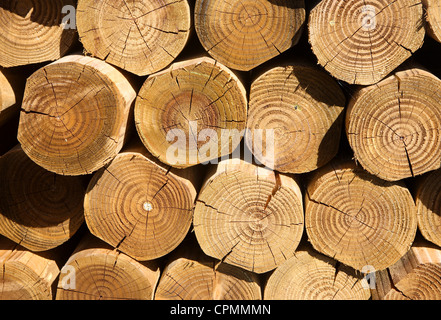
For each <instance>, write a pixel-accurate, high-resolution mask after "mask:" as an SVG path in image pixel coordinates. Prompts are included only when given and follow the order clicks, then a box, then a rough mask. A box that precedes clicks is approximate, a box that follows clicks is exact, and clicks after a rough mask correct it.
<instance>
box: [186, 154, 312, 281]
mask: <svg viewBox="0 0 441 320" xmlns="http://www.w3.org/2000/svg"><path fill="white" fill-rule="evenodd" d="M276 175H279V179H280V180H279V187H278V188H277V192H275V193H274V194H273V190H274V186H275V185H277V178H276ZM268 200H270V201H268ZM193 224H194V231H195V234H196V237H197V240H198V242H199V244H200V246H201V248H202V250H203V251H204V252H205V253H206V254H207V255H209V256H211V257H214V258H216V259H219V260H221V261H223V262H225V263H228V264H232V265H235V266H238V267H240V268H243V269H246V270H250V271H253V272H256V273H264V272H267V271H270V270H273V269H274V268H276V267H277V266H278V265H279V264H281V263H282V262H283V261H285V260H286V259H288V258H289V257H291V256H292V255H293V253H294V251H295V249H296V248H297V246H298V244H299V242H300V239H301V237H302V234H303V202H302V194H301V191H300V188H299V186H298V184H297V182H296V181H295V180H294V178H293V177H291V176H288V175H285V174H278V173H277V174H276V173H275V172H273V171H270V170H268V169H264V168H260V167H257V166H255V165H253V164H250V163H247V162H245V161H243V160H239V159H230V160H224V161H221V162H220V163H219V164H218V165H217V166H213V167H212V168H211V170H210V171H209V173H208V174H207V177H206V180H205V182H204V184H203V186H202V189H201V191H200V193H199V195H198V201H197V202H196V206H195V211H194V220H193Z"/></svg>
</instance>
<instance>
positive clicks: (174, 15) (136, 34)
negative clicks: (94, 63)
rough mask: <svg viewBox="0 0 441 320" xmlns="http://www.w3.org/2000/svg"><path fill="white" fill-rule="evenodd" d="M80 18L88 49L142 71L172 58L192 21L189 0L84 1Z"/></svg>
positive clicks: (160, 66) (138, 72)
mask: <svg viewBox="0 0 441 320" xmlns="http://www.w3.org/2000/svg"><path fill="white" fill-rule="evenodd" d="M77 19H78V22H77V24H78V33H79V35H80V40H81V43H82V44H83V46H84V48H85V50H86V51H87V52H88V53H89V54H91V55H92V56H94V57H98V58H100V59H103V60H105V61H106V62H108V63H111V64H113V65H116V66H118V67H120V68H122V69H125V70H127V71H130V72H132V73H134V74H136V75H139V76H144V75H148V74H151V73H154V72H157V71H159V70H161V69H163V68H165V67H166V66H168V65H169V64H170V63H171V62H173V60H174V59H175V58H176V57H177V56H178V55H179V53H180V52H181V51H182V49H183V48H184V46H185V45H186V44H187V40H188V37H189V34H190V26H191V17H190V6H189V4H188V2H187V0H178V1H175V0H165V1H153V0H148V1H141V0H117V1H112V2H109V1H104V0H99V1H95V0H79V1H78V14H77Z"/></svg>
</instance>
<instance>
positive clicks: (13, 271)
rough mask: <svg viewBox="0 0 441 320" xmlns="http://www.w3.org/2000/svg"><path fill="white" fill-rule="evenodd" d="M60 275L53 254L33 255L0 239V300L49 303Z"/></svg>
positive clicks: (7, 240)
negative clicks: (53, 285)
mask: <svg viewBox="0 0 441 320" xmlns="http://www.w3.org/2000/svg"><path fill="white" fill-rule="evenodd" d="M59 272H60V269H59V267H58V265H57V262H56V260H55V259H54V257H53V255H52V253H49V252H45V254H37V253H33V252H31V251H29V250H27V249H25V248H23V247H21V246H19V245H17V244H16V243H14V242H12V241H11V240H9V239H7V238H4V237H1V236H0V300H52V299H53V297H54V292H53V291H52V284H53V283H54V281H55V280H56V279H57V277H58V275H59Z"/></svg>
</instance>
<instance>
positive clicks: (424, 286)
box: [372, 239, 441, 300]
mask: <svg viewBox="0 0 441 320" xmlns="http://www.w3.org/2000/svg"><path fill="white" fill-rule="evenodd" d="M375 279H376V282H375V283H376V286H375V289H374V290H372V297H373V299H375V300H440V299H441V249H440V248H439V247H437V246H435V245H433V244H431V243H430V242H428V241H426V240H423V239H418V240H417V241H415V243H414V244H413V245H412V247H411V249H410V250H409V251H408V252H407V253H406V255H405V256H403V257H402V258H401V259H400V260H399V261H397V263H395V264H394V265H393V266H391V267H389V268H388V269H387V270H384V271H381V272H378V273H377V274H376V277H375Z"/></svg>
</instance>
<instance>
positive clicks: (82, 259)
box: [56, 234, 160, 300]
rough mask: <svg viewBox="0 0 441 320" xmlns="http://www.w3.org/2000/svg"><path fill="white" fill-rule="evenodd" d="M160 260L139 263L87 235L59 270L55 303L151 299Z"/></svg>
mask: <svg viewBox="0 0 441 320" xmlns="http://www.w3.org/2000/svg"><path fill="white" fill-rule="evenodd" d="M159 276H160V269H159V265H158V261H155V260H152V261H148V262H139V261H136V260H135V259H133V258H130V257H129V256H127V255H125V254H123V253H121V252H119V251H117V250H114V249H113V248H111V247H110V246H108V245H107V244H106V243H105V242H103V241H101V240H99V239H98V238H95V237H94V236H92V235H90V234H86V235H85V236H84V237H83V238H82V239H81V241H80V243H79V244H78V246H77V248H76V249H75V251H74V252H73V253H72V255H71V256H70V257H69V259H68V260H67V261H66V263H65V264H64V265H63V267H62V268H61V270H60V277H59V280H58V285H57V293H56V300H152V299H153V295H154V291H155V288H156V285H157V283H158V280H159Z"/></svg>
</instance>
